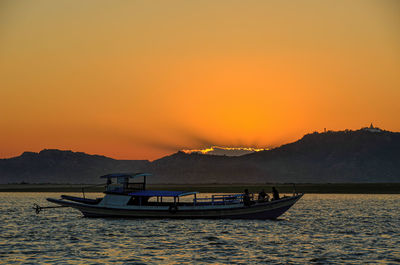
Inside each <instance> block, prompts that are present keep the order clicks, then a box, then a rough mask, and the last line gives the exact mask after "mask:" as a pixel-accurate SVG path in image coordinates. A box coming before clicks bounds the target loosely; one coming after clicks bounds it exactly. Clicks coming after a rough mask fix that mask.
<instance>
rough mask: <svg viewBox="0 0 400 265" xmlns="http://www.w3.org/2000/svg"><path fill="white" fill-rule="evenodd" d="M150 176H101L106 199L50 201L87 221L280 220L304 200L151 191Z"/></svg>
mask: <svg viewBox="0 0 400 265" xmlns="http://www.w3.org/2000/svg"><path fill="white" fill-rule="evenodd" d="M149 176H151V174H149V173H135V174H127V173H116V174H108V175H104V176H101V178H103V179H106V180H107V182H106V190H105V192H104V193H105V196H104V197H103V198H97V199H88V198H86V197H85V196H84V194H83V197H75V196H69V195H61V198H60V199H53V198H48V199H47V200H48V201H49V202H51V203H55V204H58V205H59V206H58V207H71V208H74V209H77V210H79V211H81V212H82V214H83V215H84V216H85V217H121V218H122V217H123V218H180V219H182V218H188V219H193V218H205V219H223V218H225V219H262V220H265V219H276V218H278V217H279V216H281V215H282V214H284V213H285V212H286V211H287V210H288V209H289V208H290V207H292V206H293V205H294V204H295V203H296V202H297V201H298V200H299V199H300V198H301V197H302V196H303V194H302V193H297V192H294V194H293V196H283V197H282V198H276V199H275V200H274V199H273V200H269V199H255V198H254V195H253V194H249V193H244V194H215V195H212V196H211V197H203V198H202V197H199V193H198V192H192V191H189V192H187V191H166V190H147V189H146V178H147V177H149ZM131 180H133V181H136V182H131ZM37 207H39V206H37ZM43 208H44V207H43ZM48 208H50V207H48ZM51 208H54V207H51ZM36 210H37V212H38V209H36ZM39 211H40V209H39Z"/></svg>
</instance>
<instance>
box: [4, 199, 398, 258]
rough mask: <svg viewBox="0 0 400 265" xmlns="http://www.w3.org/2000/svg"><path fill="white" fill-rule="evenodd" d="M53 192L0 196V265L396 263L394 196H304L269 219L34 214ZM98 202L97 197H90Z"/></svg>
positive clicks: (59, 212) (69, 212)
mask: <svg viewBox="0 0 400 265" xmlns="http://www.w3.org/2000/svg"><path fill="white" fill-rule="evenodd" d="M60 194H61V193H0V224H1V225H0V263H4V264H298V263H314V264H343V263H347V264H365V263H381V264H400V248H399V246H400V195H335V194H309V195H308V194H307V195H305V196H304V197H303V198H302V199H301V200H300V201H299V202H298V203H297V204H296V205H295V206H294V207H293V208H291V209H290V210H289V211H288V212H287V213H285V214H284V215H283V216H282V217H281V218H280V219H279V220H277V221H270V220H266V221H259V220H254V221H253V220H250V221H249V220H168V219H161V220H144V219H137V220H128V219H101V218H100V219H93V218H83V217H82V215H81V213H80V212H79V211H76V210H73V209H70V208H60V209H50V210H45V211H44V212H41V213H40V214H39V215H36V214H35V213H34V211H33V209H31V206H32V204H33V203H38V204H40V205H42V206H44V205H49V203H48V202H47V201H46V200H45V198H47V197H53V198H57V197H59V196H60ZM90 196H92V197H102V194H91V195H90Z"/></svg>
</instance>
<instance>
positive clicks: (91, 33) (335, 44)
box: [0, 0, 400, 159]
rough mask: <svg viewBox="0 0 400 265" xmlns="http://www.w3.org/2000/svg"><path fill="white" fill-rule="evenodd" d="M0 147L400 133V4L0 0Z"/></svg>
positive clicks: (156, 146)
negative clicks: (377, 130) (369, 130)
mask: <svg viewBox="0 0 400 265" xmlns="http://www.w3.org/2000/svg"><path fill="white" fill-rule="evenodd" d="M0 97H1V99H2V100H1V104H0V115H1V119H0V132H1V133H0V157H11V156H16V155H19V154H20V153H22V152H23V151H25V150H30V151H40V150H41V149H44V148H59V149H68V150H74V151H83V152H87V153H91V154H94V153H96V154H103V155H107V156H111V157H114V158H123V159H156V158H159V157H161V156H164V155H167V154H170V153H172V152H175V151H177V150H180V149H198V148H204V147H209V146H212V145H217V146H230V147H237V146H246V147H249V146H252V147H259V148H268V147H271V146H279V145H280V144H283V143H287V142H289V141H294V140H297V139H298V138H300V137H301V136H302V135H303V134H305V133H309V132H313V131H322V130H323V129H324V128H327V129H332V130H342V129H346V128H349V129H358V128H360V127H363V126H368V125H369V123H370V122H374V124H375V125H376V126H379V127H381V128H384V129H387V130H392V131H400V120H399V117H398V115H399V113H400V102H399V99H400V2H399V1H395V0H393V1H392V0H391V1H385V0H377V1H368V0H361V1H347V0H346V1H341V0H338V1H320V0H315V1H233V0H229V1H228V0H226V1H218V0H217V1H215V0H213V1H118V0H117V1H100V0H96V1H70V0H68V1H52V0H44V1H33V0H32V1H12V0H11V1H1V2H0Z"/></svg>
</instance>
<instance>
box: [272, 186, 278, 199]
mask: <svg viewBox="0 0 400 265" xmlns="http://www.w3.org/2000/svg"><path fill="white" fill-rule="evenodd" d="M272 195H273V197H274V200H279V192H278V190H277V189H276V188H275V187H272Z"/></svg>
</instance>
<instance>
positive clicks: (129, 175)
mask: <svg viewBox="0 0 400 265" xmlns="http://www.w3.org/2000/svg"><path fill="white" fill-rule="evenodd" d="M146 176H151V174H150V173H113V174H107V175H104V176H101V177H100V178H120V177H128V178H137V177H146Z"/></svg>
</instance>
